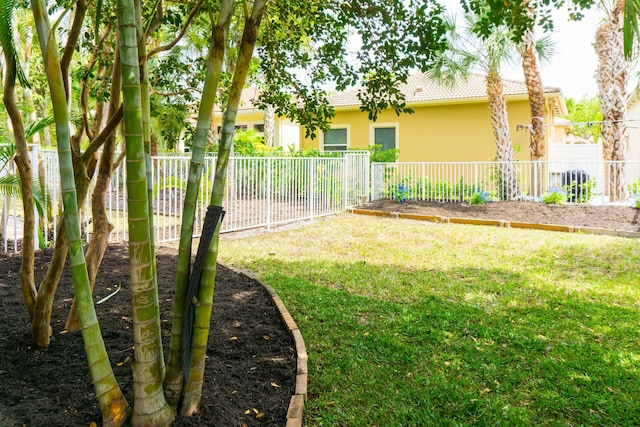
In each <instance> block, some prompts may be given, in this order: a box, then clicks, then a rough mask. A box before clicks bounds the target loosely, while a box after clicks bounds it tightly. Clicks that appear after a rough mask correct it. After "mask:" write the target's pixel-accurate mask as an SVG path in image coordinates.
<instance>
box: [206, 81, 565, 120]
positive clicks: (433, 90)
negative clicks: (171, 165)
mask: <svg viewBox="0 0 640 427" xmlns="http://www.w3.org/2000/svg"><path fill="white" fill-rule="evenodd" d="M502 82H503V84H504V94H505V95H506V96H518V95H521V96H527V87H526V85H525V84H524V82H520V81H516V80H509V79H503V80H502ZM358 90H359V88H351V89H347V90H345V91H342V92H334V93H330V94H329V95H328V99H329V104H330V105H331V106H333V107H359V106H360V100H359V99H358ZM400 90H401V91H402V92H403V93H404V95H405V97H406V101H407V104H408V105H412V104H423V103H425V104H428V103H433V102H439V101H440V102H442V101H455V100H463V99H464V100H474V99H475V100H478V101H480V100H483V99H486V98H487V82H486V78H485V76H484V75H481V74H470V75H469V76H468V77H467V79H460V81H459V82H458V83H457V84H456V85H454V86H452V87H449V86H446V85H443V84H438V83H436V82H435V81H434V80H433V79H430V78H429V77H427V76H426V75H425V74H424V73H415V74H411V75H410V76H409V78H408V79H407V83H405V84H402V85H400ZM543 90H544V92H545V93H549V94H551V93H554V94H558V95H560V94H561V91H560V89H559V88H556V87H549V86H545V87H543ZM259 94H260V90H259V89H257V88H255V87H251V88H246V89H243V91H242V98H241V101H240V105H239V107H238V109H239V110H241V111H242V110H244V111H247V110H255V109H256V107H255V105H254V102H253V101H254V100H255V99H257V98H258V95H259ZM216 110H217V111H219V107H216Z"/></svg>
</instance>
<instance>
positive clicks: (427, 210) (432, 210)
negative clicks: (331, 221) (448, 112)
mask: <svg viewBox="0 0 640 427" xmlns="http://www.w3.org/2000/svg"><path fill="white" fill-rule="evenodd" d="M358 208H361V209H371V210H377V211H385V212H402V213H413V214H423V215H437V216H443V217H448V218H452V217H456V218H474V219H492V220H503V221H518V222H529V223H537V224H554V225H570V226H579V227H594V228H605V229H608V230H620V231H634V232H639V231H640V210H638V209H635V208H633V207H630V206H613V205H608V206H594V205H583V204H565V205H546V204H544V203H533V202H492V203H487V204H484V205H469V204H466V203H447V202H426V201H408V202H405V203H398V202H396V201H393V200H376V201H374V202H371V203H366V204H364V205H361V206H358Z"/></svg>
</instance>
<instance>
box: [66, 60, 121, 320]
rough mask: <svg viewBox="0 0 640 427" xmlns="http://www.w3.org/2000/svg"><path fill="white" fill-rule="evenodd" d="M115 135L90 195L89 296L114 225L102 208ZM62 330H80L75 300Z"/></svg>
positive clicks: (115, 88)
mask: <svg viewBox="0 0 640 427" xmlns="http://www.w3.org/2000/svg"><path fill="white" fill-rule="evenodd" d="M117 54H118V51H117V49H116V57H115V59H114V64H113V70H112V74H111V93H110V96H109V109H108V117H109V118H113V117H114V116H115V115H116V112H117V110H118V106H119V104H120V89H121V84H120V83H121V78H120V58H119V55H117ZM116 143H117V141H116V137H115V133H111V135H110V136H109V137H108V138H107V139H106V141H105V143H104V146H103V149H102V154H101V155H100V163H99V166H98V177H97V179H96V185H95V187H94V189H93V193H92V195H91V218H92V220H93V234H92V239H91V242H90V243H89V247H88V249H87V253H86V259H87V271H88V274H89V281H90V286H91V292H92V293H93V290H94V288H95V282H96V276H97V274H98V270H99V268H100V264H101V263H102V258H103V256H104V253H105V251H106V249H107V246H108V244H109V235H110V234H111V231H112V230H113V225H112V224H111V223H110V222H109V218H108V216H107V210H106V206H105V197H106V193H107V189H108V187H109V182H110V180H111V174H112V173H113V160H114V153H115V148H116ZM65 329H67V330H68V331H77V330H80V317H79V315H78V311H77V310H76V300H75V298H74V300H73V303H72V304H71V309H70V310H69V316H68V317H67V322H66V324H65Z"/></svg>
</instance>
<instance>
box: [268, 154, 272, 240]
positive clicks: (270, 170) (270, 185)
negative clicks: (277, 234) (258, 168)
mask: <svg viewBox="0 0 640 427" xmlns="http://www.w3.org/2000/svg"><path fill="white" fill-rule="evenodd" d="M272 162H273V158H272V157H267V230H268V229H269V228H271V189H272V187H273V186H272V184H273V182H272V180H273V175H272V171H273V167H272V166H273V165H272Z"/></svg>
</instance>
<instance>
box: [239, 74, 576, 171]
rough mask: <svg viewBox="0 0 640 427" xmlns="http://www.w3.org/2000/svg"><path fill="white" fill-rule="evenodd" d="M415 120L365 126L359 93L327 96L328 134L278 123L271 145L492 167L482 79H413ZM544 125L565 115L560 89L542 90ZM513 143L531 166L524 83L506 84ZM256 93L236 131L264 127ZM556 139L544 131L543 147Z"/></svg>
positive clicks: (387, 117) (382, 117)
mask: <svg viewBox="0 0 640 427" xmlns="http://www.w3.org/2000/svg"><path fill="white" fill-rule="evenodd" d="M401 90H402V92H403V93H404V95H405V97H406V102H407V105H408V106H410V107H411V108H412V109H413V110H414V113H413V114H401V115H396V114H395V112H394V111H393V110H387V111H383V112H381V113H380V114H379V115H378V119H377V120H376V121H375V122H373V121H371V120H369V118H368V114H367V113H366V112H363V111H360V102H359V101H358V98H357V89H355V88H354V89H349V90H346V91H344V92H337V93H333V94H331V95H329V101H330V104H331V105H332V106H333V107H334V109H335V113H336V114H335V117H334V119H333V120H332V123H331V124H330V130H329V131H327V132H320V133H319V134H318V135H317V136H316V138H315V139H310V138H305V132H304V129H303V128H301V127H300V126H299V125H297V124H296V123H293V122H291V121H289V120H286V119H282V118H276V126H275V128H276V129H275V141H273V145H275V146H282V147H292V148H295V149H305V148H312V147H313V148H318V149H320V150H322V151H340V150H347V149H366V148H368V147H369V146H371V145H372V144H381V145H382V146H383V147H384V148H398V149H399V150H400V161H402V162H427V161H428V162H443V161H450V162H453V161H456V162H461V161H462V162H463V161H490V160H492V159H493V158H494V157H495V143H494V138H493V129H492V126H491V120H490V116H489V107H488V100H487V96H486V83H485V77H484V76H482V75H478V74H472V75H470V76H469V77H468V78H467V79H466V80H461V81H460V82H459V83H458V84H456V85H455V86H454V87H447V86H444V85H441V84H437V83H435V82H434V81H433V80H431V79H429V78H428V77H427V76H426V75H425V74H422V73H416V74H413V75H411V76H410V77H409V79H408V81H407V83H406V84H404V85H402V87H401ZM544 92H545V101H546V105H545V110H546V117H545V123H553V122H554V121H555V119H556V117H559V116H563V115H566V114H567V109H566V104H565V100H564V97H563V95H562V93H561V91H560V89H558V88H552V87H545V88H544ZM504 93H505V98H506V101H507V110H508V114H509V123H510V130H511V136H512V142H513V144H514V146H515V147H516V149H517V151H518V153H517V155H516V158H517V159H519V160H530V153H529V148H528V147H529V141H530V134H529V131H528V125H529V124H530V123H531V113H530V109H529V101H528V95H527V89H526V86H525V84H524V83H523V82H517V81H513V80H504ZM256 94H257V92H255V89H251V90H247V91H246V93H245V94H244V95H243V103H242V105H241V106H240V109H239V111H238V119H237V126H238V127H240V128H246V129H256V130H258V131H261V130H262V129H263V126H264V125H263V118H264V113H263V112H262V111H261V110H258V109H257V108H255V107H254V106H253V104H252V103H251V99H253V98H255V96H256ZM555 137H556V134H555V133H554V132H547V144H552V143H554V138H555Z"/></svg>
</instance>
